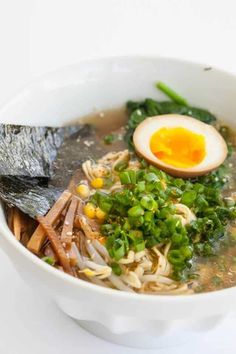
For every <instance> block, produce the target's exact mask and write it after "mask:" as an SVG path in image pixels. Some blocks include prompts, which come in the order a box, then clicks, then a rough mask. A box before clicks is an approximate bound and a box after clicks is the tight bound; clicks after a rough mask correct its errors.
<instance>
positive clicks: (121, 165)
mask: <svg viewBox="0 0 236 354" xmlns="http://www.w3.org/2000/svg"><path fill="white" fill-rule="evenodd" d="M127 167H128V161H120V162H118V163H117V164H116V165H115V167H114V170H115V171H117V172H121V171H124V170H125V169H126V168H127Z"/></svg>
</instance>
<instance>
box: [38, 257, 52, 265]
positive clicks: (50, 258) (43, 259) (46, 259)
mask: <svg viewBox="0 0 236 354" xmlns="http://www.w3.org/2000/svg"><path fill="white" fill-rule="evenodd" d="M41 259H42V261H44V262H45V263H47V264H50V265H51V266H53V265H54V264H55V259H53V258H52V257H43V258H41Z"/></svg>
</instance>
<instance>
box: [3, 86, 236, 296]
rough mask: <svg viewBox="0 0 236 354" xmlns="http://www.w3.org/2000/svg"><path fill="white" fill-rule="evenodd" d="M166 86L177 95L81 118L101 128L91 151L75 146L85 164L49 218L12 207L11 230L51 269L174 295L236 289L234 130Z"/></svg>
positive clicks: (86, 146)
mask: <svg viewBox="0 0 236 354" xmlns="http://www.w3.org/2000/svg"><path fill="white" fill-rule="evenodd" d="M158 86H159V88H160V89H161V90H162V91H164V92H165V93H166V94H167V95H168V96H169V97H170V98H171V101H164V102H158V101H155V100H153V99H146V100H144V101H142V102H128V104H127V106H126V107H124V108H120V109H114V110H107V111H106V110H104V111H102V112H96V113H93V114H91V115H90V116H88V117H85V118H83V119H82V120H80V123H81V122H82V123H84V124H85V123H86V124H90V125H92V126H93V127H94V128H95V134H94V135H93V137H92V138H91V139H86V140H84V141H83V142H82V143H83V145H82V147H83V149H82V150H83V155H81V154H82V151H81V141H78V142H77V144H79V145H78V146H79V147H78V146H77V145H76V144H73V147H71V149H73V152H72V151H71V150H70V149H69V153H68V155H67V159H69V158H70V156H72V155H73V153H76V156H78V159H82V165H81V168H79V169H77V170H75V171H73V176H72V178H70V182H69V183H68V186H67V188H65V190H64V192H62V193H61V195H60V196H59V198H58V200H57V201H56V203H55V204H54V205H53V206H52V208H51V209H50V210H49V211H48V213H47V214H46V215H43V216H42V215H38V216H37V218H35V220H33V219H30V218H29V217H28V216H26V215H25V214H24V213H22V212H21V211H20V210H19V209H17V208H9V207H8V208H7V215H8V223H9V227H10V228H11V230H12V231H13V233H14V234H15V236H16V238H17V239H18V240H19V242H21V243H22V244H23V245H24V246H26V247H27V248H28V249H29V250H30V251H31V252H33V253H34V254H35V255H37V256H38V257H40V258H41V259H42V261H44V262H46V263H48V264H49V266H52V267H55V268H57V269H58V270H60V271H63V272H66V273H68V274H70V275H71V276H74V277H77V278H79V279H83V280H84V281H89V282H91V283H93V284H96V285H98V286H104V287H109V288H113V289H118V290H123V291H128V292H136V293H146V294H172V295H174V294H194V293H198V292H207V291H214V290H219V289H222V288H227V287H232V286H234V285H236V223H235V216H236V207H235V201H236V189H235V174H234V171H235V166H236V165H235V161H236V159H235V148H234V146H235V141H236V140H235V136H236V135H235V133H234V132H233V131H232V130H231V129H230V128H229V127H227V126H225V125H224V124H222V123H221V121H219V120H218V119H216V118H215V116H214V115H213V114H211V113H210V112H208V111H206V110H203V109H199V108H194V107H191V106H189V104H188V103H187V102H186V100H184V99H183V98H182V97H180V96H179V95H177V94H176V93H175V92H173V90H170V89H169V88H168V87H167V86H166V85H164V84H162V83H159V85H158ZM150 117H151V118H150ZM81 156H82V158H81ZM65 173H67V171H65Z"/></svg>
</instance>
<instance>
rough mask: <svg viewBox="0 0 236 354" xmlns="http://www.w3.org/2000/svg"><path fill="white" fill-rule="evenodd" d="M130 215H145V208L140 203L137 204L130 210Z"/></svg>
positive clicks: (134, 216) (135, 216)
mask: <svg viewBox="0 0 236 354" xmlns="http://www.w3.org/2000/svg"><path fill="white" fill-rule="evenodd" d="M128 215H129V216H131V217H133V218H137V217H139V216H142V215H144V210H143V208H142V207H141V206H140V205H135V206H134V207H132V208H130V209H129V210H128Z"/></svg>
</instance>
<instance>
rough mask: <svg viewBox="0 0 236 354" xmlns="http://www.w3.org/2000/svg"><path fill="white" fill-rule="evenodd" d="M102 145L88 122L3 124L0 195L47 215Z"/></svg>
mask: <svg viewBox="0 0 236 354" xmlns="http://www.w3.org/2000/svg"><path fill="white" fill-rule="evenodd" d="M17 132H18V134H19V137H17V135H18V134H17ZM2 138H3V141H2V142H1V139H2ZM90 142H93V148H92V149H91V148H90V146H88V145H89V143H90ZM27 144H30V145H29V146H28V145H27ZM7 146H9V147H10V149H9V150H10V151H7ZM34 149H35V150H34ZM101 149H102V147H101V143H100V144H99V141H98V138H97V137H96V132H95V130H94V128H93V127H92V126H91V125H87V124H85V125H78V126H70V127H69V126H68V127H63V128H48V127H46V128H45V127H27V126H9V125H7V126H5V128H4V126H3V125H0V199H2V200H3V201H4V202H5V203H7V204H8V205H9V206H16V207H18V208H19V209H20V210H21V211H23V212H24V213H26V214H28V215H30V216H31V217H33V218H35V217H36V216H37V215H45V214H46V213H47V212H48V210H49V209H50V208H51V207H52V205H53V204H54V203H55V201H56V200H57V199H58V197H59V195H60V194H61V193H62V191H63V190H64V189H65V188H67V187H68V185H69V182H70V180H71V177H72V176H73V175H74V173H75V171H76V170H77V169H78V168H80V167H81V164H82V162H83V161H85V160H86V159H87V158H88V156H89V157H94V158H96V157H98V156H100V155H101ZM91 150H92V151H91ZM1 152H3V155H4V156H1ZM7 173H8V175H7Z"/></svg>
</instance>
